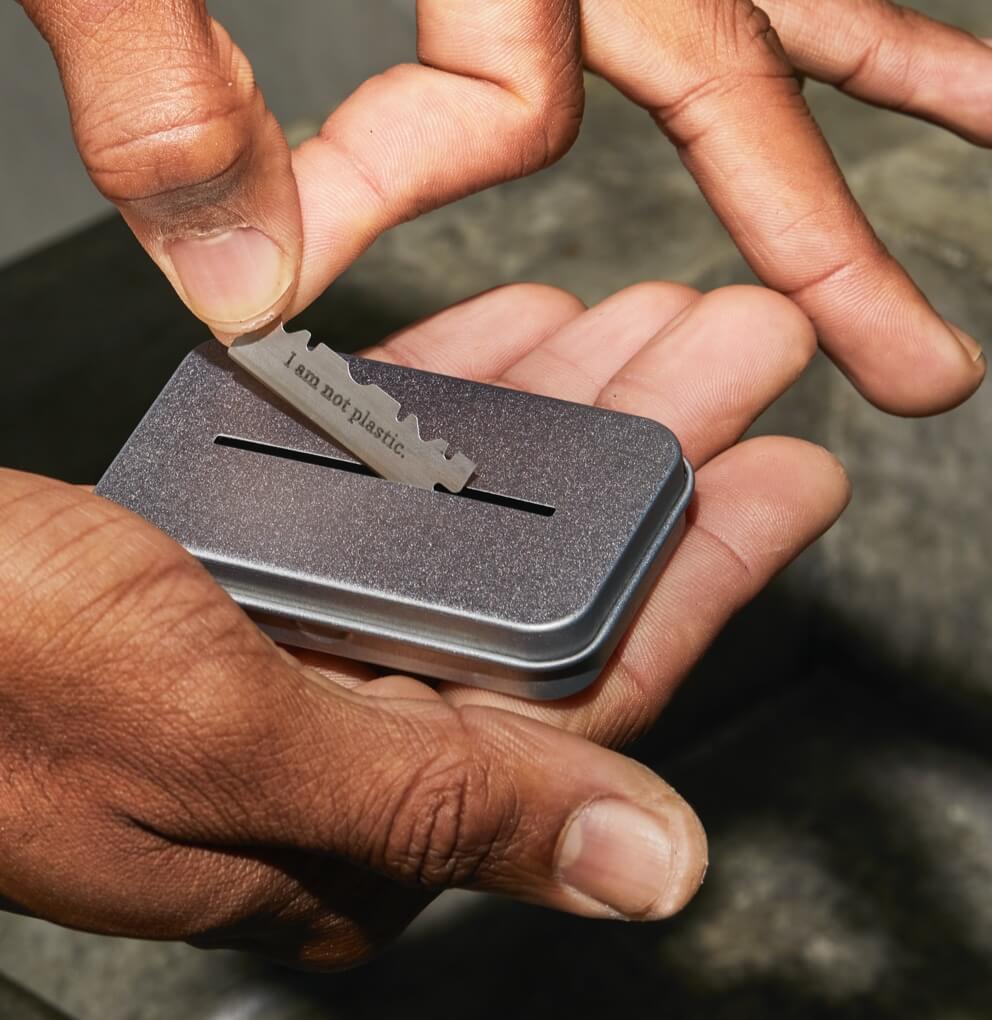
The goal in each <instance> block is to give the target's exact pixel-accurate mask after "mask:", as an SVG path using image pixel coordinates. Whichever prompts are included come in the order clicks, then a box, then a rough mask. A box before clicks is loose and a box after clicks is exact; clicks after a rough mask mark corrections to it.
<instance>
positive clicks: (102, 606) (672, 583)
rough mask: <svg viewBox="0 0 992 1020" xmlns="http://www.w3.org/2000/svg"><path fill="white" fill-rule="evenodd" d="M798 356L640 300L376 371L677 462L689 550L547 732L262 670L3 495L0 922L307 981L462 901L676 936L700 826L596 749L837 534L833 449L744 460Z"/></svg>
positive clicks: (109, 528) (125, 552) (475, 321)
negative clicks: (630, 441) (674, 919)
mask: <svg viewBox="0 0 992 1020" xmlns="http://www.w3.org/2000/svg"><path fill="white" fill-rule="evenodd" d="M495 337H498V338H499V343H494V342H493V338H495ZM814 347H815V343H814V337H813V331H812V328H811V326H810V325H809V323H808V322H807V321H806V320H805V318H804V317H803V316H802V315H801V314H800V313H799V312H798V311H797V310H796V309H795V307H794V306H793V305H791V304H790V303H789V302H788V301H786V300H785V299H784V298H781V297H779V296H777V295H774V294H772V293H770V292H765V291H761V290H757V289H753V288H733V289H729V290H726V291H722V292H716V293H714V294H711V295H708V296H705V297H700V296H699V295H698V294H696V293H695V292H693V291H690V290H689V289H688V288H685V287H681V286H677V285H668V284H648V285H642V286H640V287H635V288H632V289H631V290H628V291H625V292H623V293H621V294H619V295H617V296H615V297H614V298H611V299H609V300H608V301H606V302H604V303H603V304H602V305H600V306H599V307H597V308H594V309H592V310H590V311H585V310H584V309H583V308H582V307H581V305H580V304H579V303H578V302H577V301H576V300H575V299H574V298H572V297H570V296H568V295H566V294H564V293H562V292H559V291H553V290H550V289H548V288H539V287H514V288H508V289H505V290H501V291H495V292H493V293H490V294H487V295H484V296H482V297H480V298H477V299H474V300H472V301H468V302H466V303H464V304H462V305H459V306H457V307H455V308H453V309H450V310H448V311H447V312H444V313H442V314H441V315H439V316H437V317H435V318H433V319H431V320H428V321H427V322H424V323H422V324H420V325H418V326H415V327H413V328H411V329H408V330H405V331H404V332H402V333H401V334H399V335H398V336H396V337H394V338H392V339H391V340H390V341H388V342H387V343H385V344H384V345H382V346H381V347H379V348H377V349H375V350H374V351H372V352H371V355H372V356H374V357H380V358H386V359H392V360H395V361H401V362H405V363H408V364H412V365H415V366H417V367H422V368H426V369H429V370H436V371H441V372H448V373H451V374H458V375H463V376H467V377H470V378H476V379H485V380H490V381H495V382H498V383H501V384H506V385H511V386H515V387H518V388H522V389H528V390H535V391H539V392H542V393H546V394H549V395H554V396H559V397H563V398H567V399H571V400H583V401H597V402H599V403H601V404H603V405H604V406H607V407H611V408H615V409H618V410H622V411H626V412H631V413H636V414H642V415H647V416H652V417H656V418H658V419H660V420H662V421H664V422H665V423H666V424H667V425H669V426H670V427H672V428H673V429H674V430H675V431H676V432H677V434H678V435H679V436H680V438H681V439H682V441H683V444H684V448H685V450H686V453H687V456H688V457H689V458H690V460H691V461H692V462H693V464H694V466H695V467H696V468H697V478H698V489H697V492H698V495H697V499H696V502H695V505H694V507H693V509H692V511H691V514H690V525H689V528H688V531H687V534H686V537H685V539H684V540H683V542H682V545H681V546H680V548H679V549H678V551H677V553H676V555H675V556H674V558H673V559H672V561H671V562H670V563H669V565H668V567H667V568H666V571H665V573H664V574H663V576H662V580H661V582H660V583H659V585H658V586H657V588H656V590H655V591H654V592H653V594H652V595H651V596H650V598H649V599H648V601H647V603H646V605H645V606H644V608H643V610H642V612H641V613H640V616H639V618H638V620H637V622H636V625H635V626H634V627H633V628H632V630H631V631H630V633H629V634H628V636H627V637H626V639H625V640H624V642H623V643H622V645H621V647H620V649H619V651H618V652H617V653H616V655H615V656H614V658H613V660H612V662H611V663H610V665H609V667H608V668H607V670H606V671H605V673H604V675H603V676H602V678H601V679H600V680H599V682H598V683H597V684H596V685H595V686H594V687H593V688H591V689H590V690H589V691H587V692H585V693H584V694H582V695H581V696H578V697H575V698H573V699H570V700H568V701H564V702H561V703H557V704H542V705H536V704H531V703H527V702H522V701H518V700H516V699H513V698H509V697H506V696H502V695H496V694H492V693H487V692H484V691H478V690H473V689H470V688H464V687H459V686H457V685H452V684H447V685H443V686H442V687H440V688H439V689H437V690H435V689H433V688H431V687H428V686H427V685H425V684H422V683H420V682H418V681H415V680H413V679H412V678H405V677H396V676H387V677H378V676H376V675H375V674H374V672H373V671H371V670H369V669H367V668H365V667H362V666H359V665H356V664H354V663H346V662H341V661H331V660H326V659H321V658H320V657H316V656H303V657H302V658H297V657H295V656H293V655H291V654H290V653H288V652H286V651H284V650H278V649H275V647H274V646H273V645H272V644H271V643H270V642H268V640H267V639H265V638H263V636H262V635H261V634H260V632H259V631H257V629H256V628H255V627H254V626H253V625H252V624H251V623H250V621H248V619H247V618H246V617H245V616H244V614H243V613H242V612H241V611H240V610H239V609H238V608H237V607H236V606H235V605H234V604H233V603H232V602H231V601H230V599H229V598H228V597H227V596H226V595H225V594H224V593H223V592H222V591H221V590H220V589H219V588H218V587H217V586H216V585H215V584H214V583H213V581H212V580H211V579H210V578H209V577H208V576H207V575H206V573H205V572H204V571H203V570H202V568H201V567H200V566H199V565H198V564H196V563H195V561H193V560H192V559H191V558H190V557H189V556H187V555H186V554H185V553H184V552H183V551H182V550H181V549H179V548H178V546H176V545H174V544H173V543H172V542H171V541H170V540H168V539H167V538H165V536H163V535H162V534H160V533H159V532H157V531H155V530H154V529H152V528H150V527H149V526H148V525H147V524H145V523H144V522H142V521H140V520H138V519H137V518H135V517H133V516H132V515H130V514H127V513H125V512H123V511H122V510H120V509H119V508H116V507H113V506H112V505H111V504H108V503H105V502H104V501H102V500H99V499H96V498H95V497H93V496H91V495H89V494H88V493H82V492H80V491H79V490H75V489H72V488H70V487H68V486H63V485H60V484H57V483H51V482H47V481H44V480H40V479H36V478H32V477H30V476H24V475H16V474H13V473H10V472H8V473H0V496H2V497H3V504H4V519H5V529H4V531H3V533H2V534H0V647H2V648H3V649H4V651H5V657H4V664H3V668H2V671H0V680H2V683H0V695H2V697H3V698H4V705H5V711H4V713H3V714H2V715H0V745H2V746H3V747H4V749H5V760H6V761H7V762H8V763H9V764H8V768H9V772H10V782H9V783H8V784H7V785H6V787H5V790H4V793H3V795H0V831H2V832H3V833H4V834H5V846H6V851H7V864H6V865H5V867H4V868H3V869H2V870H0V897H5V898H6V899H8V900H9V901H13V902H14V903H17V904H19V905H20V907H21V908H22V909H26V910H29V911H31V912H34V913H37V914H39V915H41V916H44V917H47V918H49V919H52V920H55V921H59V922H61V923H65V924H70V925H75V926H79V927H85V928H90V929H94V930H98V931H103V932H110V933H115V934H126V935H136V936H150V937H157V938H185V939H189V940H190V941H194V942H196V943H197V944H202V945H227V946H240V947H250V948H254V949H260V950H262V951H264V952H266V953H268V954H270V955H274V956H283V957H287V958H289V959H292V960H294V961H297V962H302V963H307V964H312V965H321V966H328V965H335V964H342V963H352V962H355V961H356V960H360V959H364V958H366V957H367V956H368V955H369V954H370V953H373V952H374V951H375V950H376V949H378V948H379V947H380V946H381V945H382V944H383V942H385V941H387V940H388V939H389V938H391V937H392V936H393V935H394V934H396V933H397V932H398V931H400V930H402V928H403V927H404V926H405V925H406V924H407V923H409V921H410V920H411V918H412V917H413V916H415V915H416V913H417V912H419V910H421V909H422V908H423V906H424V905H425V904H426V903H427V902H429V900H430V899H431V898H432V897H433V896H434V895H436V894H437V892H439V891H440V890H442V889H444V888H448V887H451V886H454V885H459V886H463V887H468V888H475V889H482V890H488V891H497V892H502V893H506V894H510V895H514V896H516V897H518V898H523V899H528V900H532V901H535V902H539V903H543V904H546V905H550V906H553V907H556V908H559V909H564V910H569V911H572V912H575V913H581V914H586V915H589V916H615V915H616V914H617V913H618V912H619V913H623V914H625V915H626V916H631V917H645V918H650V917H662V916H666V915H667V914H670V913H671V912H673V911H674V910H676V909H678V908H679V907H680V906H681V905H682V904H683V903H684V902H685V901H686V900H687V899H688V898H689V897H690V896H691V895H692V894H693V892H694V891H695V889H696V887H697V886H698V882H699V880H700V878H701V873H702V869H703V867H704V865H705V843H704V840H703V837H702V834H701V830H700V829H699V826H698V823H697V822H696V820H695V818H694V816H693V814H692V812H691V809H689V808H688V806H687V805H685V803H684V802H682V801H681V800H680V799H679V798H678V797H677V795H676V794H675V793H674V792H673V791H671V790H670V788H668V787H667V786H665V784H663V783H661V782H660V781H659V780H658V779H657V778H656V777H654V776H653V775H651V774H650V773H648V772H647V771H646V770H644V769H642V768H640V767H639V766H637V765H635V764H634V763H632V762H629V761H628V760H626V759H624V758H622V757H620V756H619V755H616V754H613V753H612V752H609V751H606V750H603V749H601V748H600V747H597V746H596V745H597V744H602V745H614V746H616V745H620V744H622V743H624V742H625V741H627V740H629V739H631V738H632V737H634V736H636V735H637V734H638V733H640V732H641V731H643V729H644V728H645V727H647V726H648V725H650V723H651V722H652V720H653V719H654V718H655V717H656V716H657V714H658V713H659V712H660V711H661V709H662V708H663V706H664V704H665V702H666V700H667V699H668V697H669V696H670V695H671V693H672V691H673V690H674V688H675V686H676V685H677V683H678V682H679V680H680V679H681V678H682V676H683V675H684V674H685V672H686V671H687V670H688V668H689V667H690V666H691V665H692V664H693V663H694V662H695V660H696V659H697V658H698V657H699V656H700V654H701V653H702V652H703V650H704V649H705V647H706V646H707V644H708V643H709V642H710V641H711V640H712V638H713V637H714V636H715V635H716V633H717V632H718V631H719V629H720V628H721V627H722V626H723V624H724V623H725V622H726V620H727V619H728V617H729V616H730V615H731V614H732V613H733V612H734V611H735V610H736V609H737V608H739V607H740V606H741V605H743V604H744V603H745V602H746V601H748V600H749V599H750V598H752V597H753V596H754V595H755V594H756V593H757V592H758V591H759V590H760V589H761V588H762V587H763V585H764V584H765V583H766V582H767V581H768V580H769V579H770V578H771V576H772V575H773V574H774V573H775V572H777V571H778V570H779V569H780V568H781V567H783V566H784V565H785V564H786V563H787V562H788V561H789V560H790V559H791V558H792V557H793V556H794V555H796V554H797V553H798V552H799V551H800V550H801V549H802V548H803V547H804V546H805V545H806V544H808V543H809V542H810V541H812V540H813V539H814V538H815V537H816V536H817V535H819V534H820V533H821V532H822V531H823V530H824V529H825V528H826V527H828V526H829V525H830V524H831V523H832V522H833V520H834V519H835V518H836V516H837V515H838V514H839V513H840V511H841V509H842V508H843V505H844V503H845V500H846V498H847V482H846V479H845V477H844V474H843V472H842V470H841V469H840V468H839V466H838V465H837V463H836V461H835V460H834V459H833V458H832V457H831V456H830V455H829V454H827V453H825V452H824V451H822V450H821V449H819V448H817V447H813V446H810V445H809V444H806V443H802V442H799V441H797V440H791V439H782V438H778V439H773V438H764V439H757V440H752V441H750V442H747V443H744V444H742V445H738V446H734V445H733V444H734V443H735V442H736V441H737V439H738V438H739V436H740V434H741V433H742V432H743V431H744V430H745V429H746V428H747V427H748V426H749V425H750V423H751V422H752V421H753V419H754V418H755V417H756V416H757V415H758V414H759V413H760V412H761V410H762V409H763V408H764V407H765V406H766V405H768V404H769V403H771V402H772V401H773V400H775V399H776V397H778V395H779V394H780V393H781V392H782V391H783V390H785V389H786V388H788V386H789V385H791V383H792V382H793V381H794V380H795V379H796V377H797V376H798V375H799V374H800V372H801V371H802V369H803V368H804V366H805V364H806V362H807V361H808V359H809V357H810V356H811V354H812V352H813V350H814ZM39 522H41V524H39ZM547 724H551V725H547ZM601 807H605V811H606V815H605V816H595V817H596V818H599V821H595V824H593V822H594V814H593V813H594V812H595V811H597V810H599V808H601ZM604 817H605V818H606V819H607V820H606V821H604V820H603V818H604ZM580 823H581V824H580ZM576 825H579V827H580V829H581V831H582V833H584V835H583V836H582V839H581V840H580V841H579V842H578V843H576V842H575V841H574V840H571V837H570V836H569V835H568V834H569V833H573V832H574V831H576ZM655 825H660V826H661V829H660V830H658V829H657V828H652V827H651V826H655ZM590 826H591V827H590ZM659 831H662V832H663V833H664V836H663V837H662V836H658V832H659ZM642 835H643V839H641V836H642ZM635 837H636V838H635ZM570 840H571V841H570ZM616 840H620V841H621V842H619V843H618V842H616ZM623 840H627V841H628V842H626V843H625V842H623ZM631 840H633V842H630V841H631ZM638 840H641V842H638ZM635 844H636V845H635ZM632 848H633V849H632ZM580 851H581V852H582V853H581V854H580ZM628 851H629V852H630V854H631V855H632V856H624V855H625V854H628ZM582 854H585V856H582ZM589 854H592V857H590V856H589ZM577 855H578V856H577ZM604 860H605V862H606V863H605V864H604ZM617 861H622V862H626V863H625V864H624V866H623V867H619V866H618V865H617V864H616V862H617ZM628 865H629V866H628ZM638 869H639V870H638ZM663 875H664V876H665V881H664V882H661V881H660V879H661V876H663Z"/></svg>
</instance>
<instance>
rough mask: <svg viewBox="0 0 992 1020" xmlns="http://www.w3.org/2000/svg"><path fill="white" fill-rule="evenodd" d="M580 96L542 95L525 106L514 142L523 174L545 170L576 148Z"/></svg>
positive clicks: (549, 92)
mask: <svg viewBox="0 0 992 1020" xmlns="http://www.w3.org/2000/svg"><path fill="white" fill-rule="evenodd" d="M583 112H584V103H583V99H582V93H581V91H580V92H579V94H578V95H575V94H574V93H573V92H566V93H565V94H562V93H561V92H559V90H557V89H549V90H545V91H542V92H541V93H540V94H539V95H538V96H536V97H535V98H533V99H530V100H527V101H525V102H524V113H523V115H522V116H521V118H520V121H519V127H518V136H517V141H518V144H519V145H520V148H521V162H522V168H523V171H524V172H525V173H532V172H535V171H537V170H544V169H546V168H547V167H549V166H551V165H552V164H554V163H557V162H558V160H560V159H561V158H562V157H563V156H564V155H565V154H566V153H567V152H568V151H569V150H570V149H571V148H572V146H573V145H574V144H575V140H576V139H577V138H578V136H579V129H580V128H581V126H582V115H583Z"/></svg>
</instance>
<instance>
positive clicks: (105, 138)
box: [24, 0, 302, 335]
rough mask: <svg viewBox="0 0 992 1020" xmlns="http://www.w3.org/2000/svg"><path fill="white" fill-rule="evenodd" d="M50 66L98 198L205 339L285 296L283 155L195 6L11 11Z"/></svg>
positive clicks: (54, 5) (33, 2) (292, 255)
mask: <svg viewBox="0 0 992 1020" xmlns="http://www.w3.org/2000/svg"><path fill="white" fill-rule="evenodd" d="M24 7H25V9H26V10H27V12H28V14H29V16H30V17H31V18H32V20H33V21H34V22H35V24H36V25H37V26H38V28H39V29H40V30H41V32H42V34H43V35H44V36H45V38H46V39H47V41H48V43H49V44H50V45H51V47H52V51H53V53H54V54H55V58H56V61H57V63H58V65H59V70H60V73H61V75H62V81H63V84H64V87H65V92H66V97H67V99H68V102H69V111H70V116H71V119H72V127H73V132H74V134H75V138H76V143H77V145H78V147H79V150H80V153H81V155H82V157H83V161H84V163H85V165H86V168H87V170H88V172H89V174H90V176H91V178H92V179H93V181H94V183H95V184H96V186H97V188H98V189H99V190H100V191H101V193H102V194H103V195H104V196H105V197H106V198H108V199H109V200H110V201H112V202H113V203H114V204H115V205H116V206H117V207H118V208H119V209H120V211H121V213H122V214H123V216H124V218H125V219H126V220H127V222H128V224H129V225H130V226H131V228H132V230H133V231H134V233H135V235H136V236H137V238H138V240H139V241H140V242H141V244H142V245H143V246H144V247H145V249H146V251H147V252H148V254H149V255H151V257H152V258H153V259H154V260H155V262H156V263H157V264H158V265H159V267H160V268H161V269H162V271H163V272H164V273H165V275H166V276H167V277H168V278H169V280H170V282H171V283H172V285H173V286H174V287H175V288H176V290H177V292H178V293H179V295H180V297H182V299H183V300H184V301H185V302H186V304H187V305H188V306H189V308H190V309H191V310H192V311H193V312H194V313H195V314H196V315H197V316H198V317H199V318H201V319H202V320H203V321H204V322H206V323H207V324H208V325H209V326H210V327H211V328H212V329H213V330H214V332H215V333H217V334H219V335H224V334H227V335H233V334H240V333H244V332H248V331H250V330H253V329H257V328H261V327H262V326H264V325H266V324H268V323H269V322H270V321H272V320H274V319H276V318H277V317H279V316H280V315H281V313H282V312H283V310H284V309H285V308H286V306H287V305H288V304H289V302H290V300H291V299H292V296H293V293H294V292H295V289H296V280H297V275H298V272H299V263H300V257H301V247H302V227H301V217H300V206H299V198H298V195H297V190H296V181H295V178H294V176H293V172H292V166H291V161H290V153H289V148H288V146H287V143H286V140H285V138H284V136H283V134H282V131H281V129H280V127H279V124H278V123H277V121H276V120H275V118H274V117H273V116H272V114H271V113H270V112H269V111H268V110H267V108H266V106H265V102H264V100H263V98H262V95H261V93H260V92H259V90H258V88H257V87H256V85H255V81H254V76H253V74H252V70H251V67H250V65H249V64H248V61H247V59H246V58H245V56H244V54H243V53H241V51H240V50H239V49H238V48H237V47H236V46H235V45H234V43H233V42H232V41H231V38H230V37H229V36H228V35H227V33H226V32H225V31H224V29H223V28H221V27H220V26H219V25H218V24H217V23H216V22H215V21H213V20H212V19H211V18H210V17H209V15H208V14H207V13H206V9H205V6H204V4H203V2H202V0H165V2H163V0H136V2H131V3H126V4H120V3H93V2H92V0H24Z"/></svg>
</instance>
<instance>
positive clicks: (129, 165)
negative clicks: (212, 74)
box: [76, 97, 251, 206]
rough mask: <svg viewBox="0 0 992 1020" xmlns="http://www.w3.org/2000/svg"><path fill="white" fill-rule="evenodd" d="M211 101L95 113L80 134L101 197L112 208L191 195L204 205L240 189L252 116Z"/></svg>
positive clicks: (192, 202)
mask: <svg viewBox="0 0 992 1020" xmlns="http://www.w3.org/2000/svg"><path fill="white" fill-rule="evenodd" d="M219 99H220V100H221V101H220V102H213V101H212V100H211V99H209V98H204V97H198V98H196V99H194V98H193V97H190V98H189V99H188V101H185V102H182V101H180V102H178V103H176V102H175V101H174V97H168V98H163V99H161V100H159V101H153V102H152V103H151V105H150V106H146V107H145V108H144V109H143V110H142V111H141V113H140V115H138V116H135V113H134V110H133V109H131V108H125V107H124V106H123V105H121V104H116V108H105V109H103V110H100V111H94V112H93V114H91V115H90V116H89V117H88V119H87V120H86V121H85V122H83V123H82V124H81V125H80V126H79V127H78V128H77V136H76V137H77V141H78V145H79V151H80V154H81V155H82V157H83V162H84V163H85V165H86V168H87V170H88V171H89V174H90V177H91V178H92V180H93V183H94V184H95V185H96V187H97V189H98V190H99V191H100V193H101V194H102V195H103V196H104V197H105V198H107V199H109V200H110V201H112V202H140V201H146V200H152V199H156V198H161V197H171V198H177V197H178V196H180V195H182V194H184V193H185V194H187V195H188V198H187V202H188V203H189V205H191V206H194V205H201V204H204V201H205V198H206V196H205V195H203V194H202V193H203V192H205V191H209V192H210V193H211V194H212V195H216V196H219V195H220V194H222V193H223V192H225V191H227V190H230V189H231V188H233V186H234V185H235V183H236V180H237V177H238V171H239V170H240V169H241V168H242V167H243V165H244V163H245V162H246V157H247V155H248V148H249V144H250V140H251V133H250V130H249V126H248V117H247V116H246V109H245V108H244V106H242V105H240V104H236V105H230V101H229V100H225V98H224V97H219Z"/></svg>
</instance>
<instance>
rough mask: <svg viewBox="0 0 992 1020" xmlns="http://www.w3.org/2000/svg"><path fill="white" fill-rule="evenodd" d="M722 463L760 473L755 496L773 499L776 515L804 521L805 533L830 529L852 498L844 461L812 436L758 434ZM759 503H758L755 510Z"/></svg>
mask: <svg viewBox="0 0 992 1020" xmlns="http://www.w3.org/2000/svg"><path fill="white" fill-rule="evenodd" d="M721 462H723V464H724V465H725V466H726V468H727V470H728V471H732V472H734V473H735V477H744V475H745V474H746V477H747V478H748V479H749V481H753V480H754V479H759V478H760V479H761V482H762V486H761V491H760V492H757V491H756V492H754V493H752V499H753V500H763V501H766V502H767V505H768V515H769V518H770V519H774V518H775V517H776V516H777V517H781V516H782V513H783V512H785V513H786V514H788V516H789V517H791V518H792V519H793V520H795V521H798V522H800V529H799V530H800V531H801V532H802V533H804V534H805V533H810V532H812V533H817V534H818V533H822V532H823V531H825V530H826V529H827V528H828V527H830V526H831V525H832V524H833V523H834V521H836V520H837V518H838V517H840V515H841V514H842V513H843V512H844V510H845V508H846V507H847V505H848V504H849V503H850V500H851V495H852V486H851V480H850V476H849V475H848V473H847V470H846V468H845V467H844V465H843V463H842V462H841V461H840V459H839V458H838V457H837V456H836V455H835V454H833V453H832V452H831V451H830V450H828V449H826V448H825V447H823V446H819V445H818V444H816V443H811V442H809V441H808V440H806V439H798V438H796V437H794V436H758V437H756V438H754V439H749V440H747V441H745V442H743V443H740V444H739V445H738V446H737V447H735V448H734V449H733V450H730V451H728V453H726V454H724V455H723V456H722V457H721V458H720V459H719V460H718V461H716V462H714V466H716V465H717V464H720V463H721ZM745 464H746V468H745V467H744V465H745ZM742 471H743V472H744V474H741V472H742ZM754 507H755V504H754V502H752V511H753V510H754Z"/></svg>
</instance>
